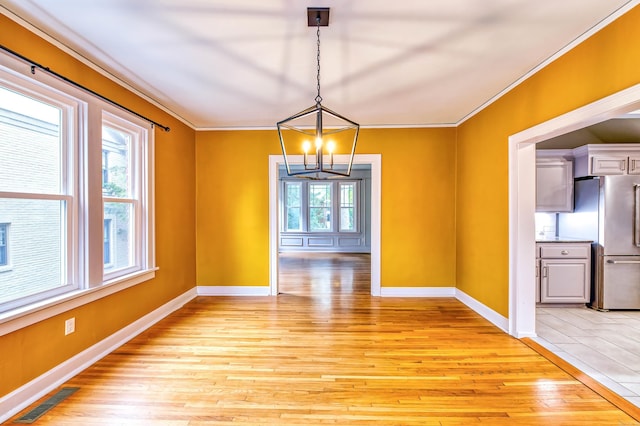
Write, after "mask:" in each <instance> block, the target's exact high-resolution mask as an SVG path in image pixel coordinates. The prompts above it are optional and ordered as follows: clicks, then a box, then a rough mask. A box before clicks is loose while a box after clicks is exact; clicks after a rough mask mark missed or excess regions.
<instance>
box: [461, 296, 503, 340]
mask: <svg viewBox="0 0 640 426" xmlns="http://www.w3.org/2000/svg"><path fill="white" fill-rule="evenodd" d="M455 297H456V299H458V300H459V301H461V302H462V303H464V304H465V305H467V306H468V307H470V308H471V309H473V310H474V311H475V312H476V313H477V314H479V315H480V316H482V317H483V318H484V319H486V320H487V321H489V322H490V323H491V324H493V325H495V326H496V327H498V328H499V329H500V330H502V331H504V332H505V333H507V334H508V333H509V319H508V318H505V317H504V316H502V315H500V314H499V313H497V312H496V311H494V310H493V309H491V308H489V307H488V306H487V305H484V304H482V303H480V302H478V301H477V300H476V299H474V298H473V297H471V296H469V295H468V294H467V293H465V292H464V291H462V290H458V289H456V296H455Z"/></svg>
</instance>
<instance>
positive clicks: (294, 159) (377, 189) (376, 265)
mask: <svg viewBox="0 0 640 426" xmlns="http://www.w3.org/2000/svg"><path fill="white" fill-rule="evenodd" d="M348 157H349V156H348V155H336V156H335V162H336V163H346V162H347V161H348ZM303 162H304V157H303V156H302V155H292V156H289V163H290V164H303ZM279 164H284V157H283V156H282V155H270V156H269V288H270V291H269V294H270V295H272V296H276V295H277V294H278V234H279V230H280V220H279V216H278V211H279V208H280V207H279V200H280V194H279V191H280V190H279V188H280V185H278V165H279ZM353 164H370V165H371V295H372V296H380V232H381V229H380V227H381V209H382V156H381V154H356V155H355V156H354V157H353Z"/></svg>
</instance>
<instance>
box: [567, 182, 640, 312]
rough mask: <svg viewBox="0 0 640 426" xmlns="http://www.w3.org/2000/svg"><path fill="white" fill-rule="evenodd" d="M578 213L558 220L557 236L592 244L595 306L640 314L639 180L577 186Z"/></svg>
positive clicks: (592, 282) (592, 302) (592, 289)
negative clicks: (633, 311) (639, 310)
mask: <svg viewBox="0 0 640 426" xmlns="http://www.w3.org/2000/svg"><path fill="white" fill-rule="evenodd" d="M574 185H575V186H574V198H575V199H574V203H575V209H574V212H573V213H561V214H559V215H558V235H560V236H562V237H576V238H584V239H589V240H593V244H592V245H591V247H592V252H591V253H592V258H591V265H592V273H591V306H592V307H593V308H596V309H602V310H608V309H640V176H635V175H624V176H599V177H586V178H578V179H576V180H575V182H574Z"/></svg>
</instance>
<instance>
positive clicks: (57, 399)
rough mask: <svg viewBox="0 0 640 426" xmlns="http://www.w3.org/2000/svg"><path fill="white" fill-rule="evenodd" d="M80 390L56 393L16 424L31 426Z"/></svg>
mask: <svg viewBox="0 0 640 426" xmlns="http://www.w3.org/2000/svg"><path fill="white" fill-rule="evenodd" d="M78 389H80V388H62V389H60V390H59V391H58V392H56V393H55V394H54V395H53V396H51V398H49V399H47V400H46V401H44V402H43V403H42V404H40V405H38V406H37V407H36V408H34V409H33V410H31V411H29V412H28V413H27V414H25V415H24V416H22V417H20V418H19V419H17V420H15V421H14V423H26V424H31V423H34V422H35V421H36V420H38V419H39V418H40V416H42V415H43V414H44V413H46V412H47V411H49V410H51V409H52V408H53V407H55V406H56V405H58V404H60V403H61V402H62V401H64V400H65V399H66V398H67V397H68V396H70V395H72V394H73V393H74V392H75V391H77V390H78Z"/></svg>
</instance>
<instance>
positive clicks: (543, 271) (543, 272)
mask: <svg viewBox="0 0 640 426" xmlns="http://www.w3.org/2000/svg"><path fill="white" fill-rule="evenodd" d="M542 278H547V266H545V267H544V268H542Z"/></svg>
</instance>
